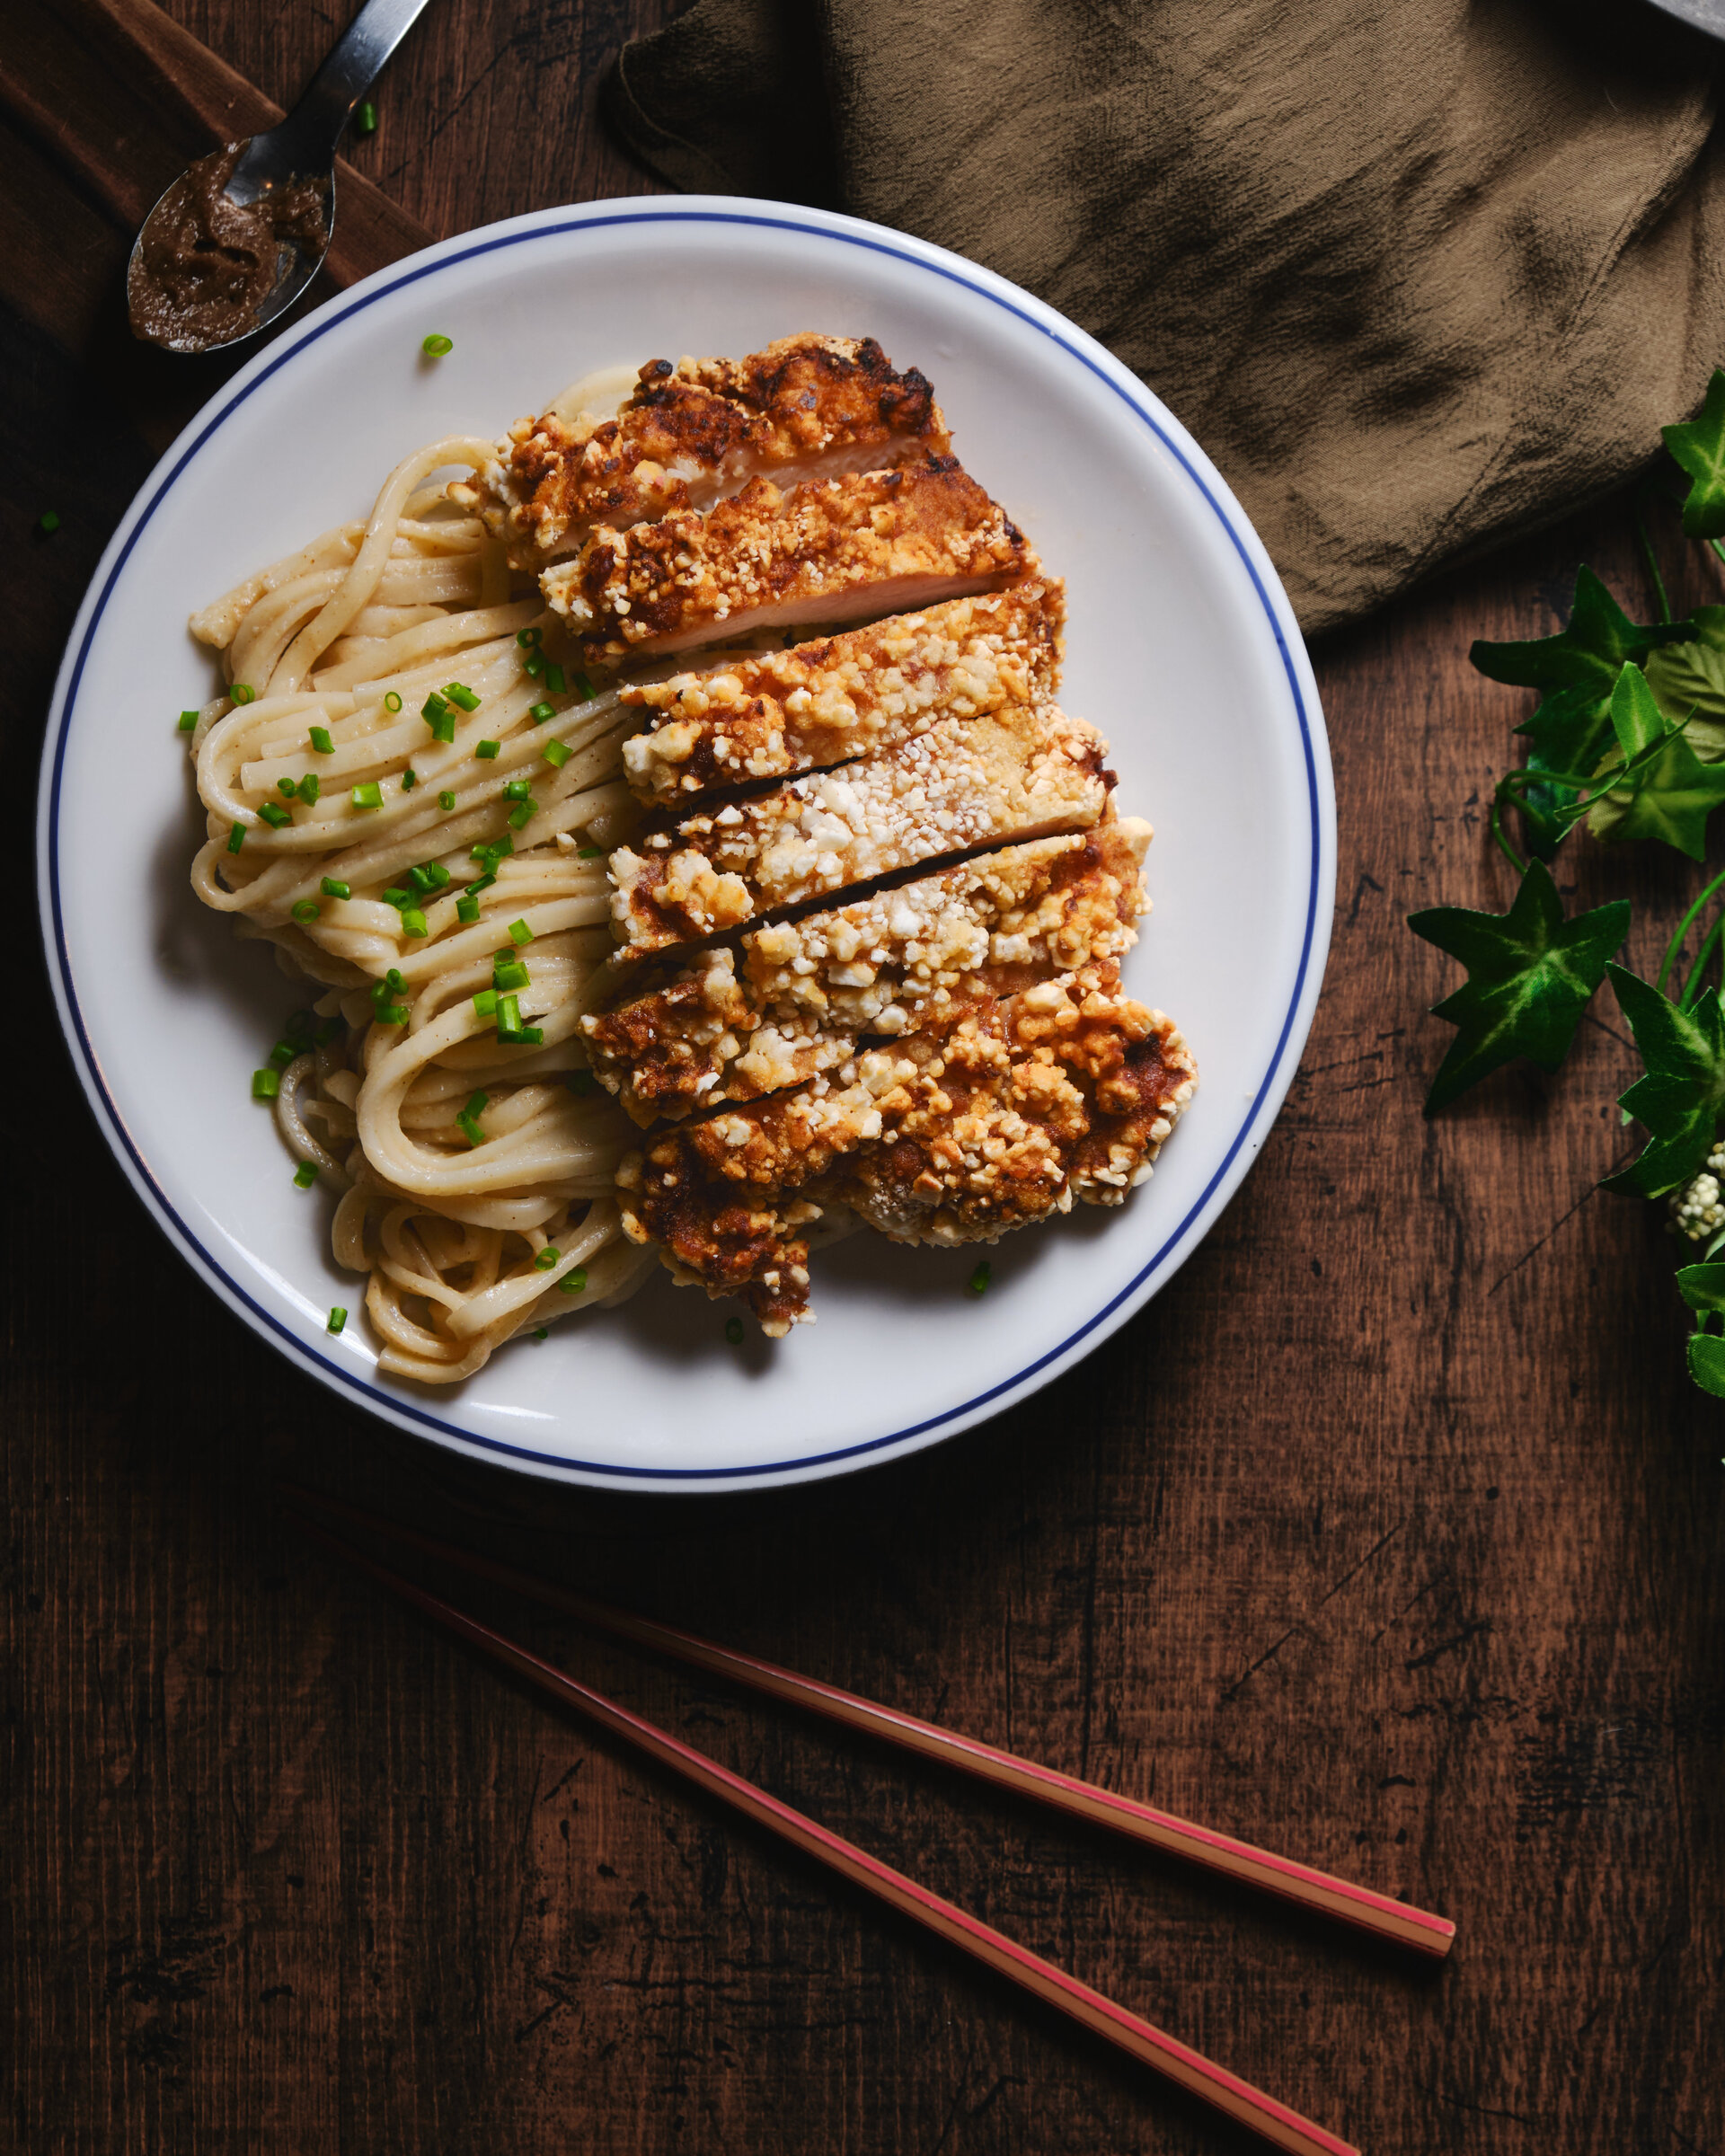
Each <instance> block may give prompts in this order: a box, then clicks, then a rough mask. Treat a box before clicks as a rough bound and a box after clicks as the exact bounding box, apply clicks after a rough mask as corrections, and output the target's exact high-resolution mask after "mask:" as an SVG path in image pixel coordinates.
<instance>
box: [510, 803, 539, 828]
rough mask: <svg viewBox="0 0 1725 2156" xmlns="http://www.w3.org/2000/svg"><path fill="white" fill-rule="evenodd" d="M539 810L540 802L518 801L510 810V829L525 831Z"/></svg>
mask: <svg viewBox="0 0 1725 2156" xmlns="http://www.w3.org/2000/svg"><path fill="white" fill-rule="evenodd" d="M538 811H539V804H538V802H537V801H517V803H516V805H515V807H514V808H511V809H510V811H509V828H510V830H512V831H525V830H526V827H527V826H528V825H529V824H530V823H531V822H532V821H533V819H534V817H535V816H536V815H537V814H538Z"/></svg>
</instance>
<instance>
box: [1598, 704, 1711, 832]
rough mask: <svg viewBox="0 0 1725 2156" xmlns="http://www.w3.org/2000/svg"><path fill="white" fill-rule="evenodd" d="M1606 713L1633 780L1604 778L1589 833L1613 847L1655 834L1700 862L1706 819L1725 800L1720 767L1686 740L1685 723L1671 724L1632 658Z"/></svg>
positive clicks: (1624, 771)
mask: <svg viewBox="0 0 1725 2156" xmlns="http://www.w3.org/2000/svg"><path fill="white" fill-rule="evenodd" d="M1610 717H1611V724H1612V730H1613V732H1614V734H1615V735H1616V738H1617V749H1618V755H1619V756H1620V758H1621V766H1620V767H1621V768H1622V769H1623V773H1624V776H1625V778H1626V779H1627V780H1628V781H1629V783H1627V784H1625V785H1623V786H1615V787H1613V786H1609V783H1608V781H1604V780H1602V786H1601V791H1600V794H1599V796H1598V797H1597V807H1596V808H1594V809H1593V810H1592V812H1591V814H1590V815H1589V816H1588V830H1589V831H1591V832H1592V833H1593V835H1594V836H1595V837H1596V838H1603V839H1609V840H1611V841H1612V842H1613V843H1614V844H1629V843H1630V842H1631V841H1632V840H1633V839H1638V838H1657V839H1659V840H1660V841H1661V842H1662V843H1663V844H1666V845H1668V846H1674V847H1676V850H1677V852H1678V853H1686V854H1687V855H1688V856H1689V858H1690V860H1691V861H1701V860H1703V859H1704V858H1705V856H1706V852H1707V818H1708V817H1710V816H1711V815H1712V812H1713V810H1714V809H1715V808H1718V807H1719V805H1720V803H1721V801H1725V765H1721V764H1703V762H1702V761H1701V759H1700V757H1699V756H1697V755H1696V754H1695V752H1694V749H1693V748H1692V747H1690V745H1689V738H1688V723H1689V722H1688V721H1687V720H1685V722H1684V723H1683V724H1682V725H1680V726H1674V725H1672V724H1671V722H1670V721H1669V720H1668V719H1667V718H1666V715H1665V713H1664V712H1663V711H1661V710H1660V709H1659V701H1658V699H1657V698H1656V697H1655V695H1654V694H1653V692H1652V690H1651V689H1650V687H1649V686H1648V683H1647V677H1646V676H1645V675H1643V673H1642V672H1641V668H1640V667H1638V666H1635V665H1634V664H1633V663H1630V664H1627V665H1625V666H1624V667H1623V671H1622V673H1620V674H1619V675H1618V676H1617V685H1616V687H1615V688H1614V690H1613V691H1612V694H1611V704H1610Z"/></svg>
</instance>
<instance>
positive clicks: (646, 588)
mask: <svg viewBox="0 0 1725 2156" xmlns="http://www.w3.org/2000/svg"><path fill="white" fill-rule="evenodd" d="M1030 564H1031V554H1030V550H1029V548H1028V546H1027V545H1026V544H1025V541H1024V536H1023V534H1022V532H1020V531H1019V530H1018V528H1017V527H1016V526H1014V525H1013V523H1012V522H1011V520H1010V519H1009V518H1008V517H1007V515H1006V512H1005V511H1004V509H1003V508H1001V507H1000V505H999V504H998V503H997V502H995V501H992V500H990V499H989V498H988V496H987V495H986V493H985V492H984V491H983V490H982V489H981V488H980V487H979V486H978V485H977V482H976V481H975V480H974V479H972V478H971V477H970V476H969V473H966V472H965V471H964V470H963V469H962V468H961V467H960V464H959V462H958V460H957V458H956V457H951V456H930V457H925V458H924V459H923V460H922V461H921V462H920V463H917V464H907V465H906V466H905V467H903V468H902V469H901V470H898V471H891V472H878V471H875V472H857V473H849V474H848V475H847V476H845V477H844V478H842V479H828V480H820V481H810V482H808V483H807V484H805V485H802V486H797V487H793V488H792V490H790V492H789V493H781V492H780V490H778V488H777V487H775V486H774V484H773V482H772V481H771V480H769V479H752V480H750V481H749V482H748V484H747V486H746V487H745V488H744V489H743V490H742V492H741V493H740V494H737V495H733V496H732V497H731V498H730V499H729V500H726V501H721V502H720V503H719V504H718V505H717V507H716V508H712V509H711V510H709V511H708V513H707V514H706V515H705V516H704V517H702V516H697V515H696V514H695V513H694V511H693V510H679V511H678V512H677V513H676V514H675V515H672V516H668V517H660V518H659V520H658V522H657V523H653V524H636V525H632V526H630V527H629V528H628V529H627V530H620V529H618V528H617V527H616V526H613V525H609V524H601V525H599V526H597V527H596V529H595V530H594V532H593V533H592V535H591V536H590V537H589V538H588V542H587V543H586V545H585V546H584V547H583V548H582V549H581V551H580V553H579V555H578V556H577V557H576V559H575V560H574V561H559V562H554V563H553V565H552V567H551V568H549V569H548V570H545V571H544V574H543V575H542V576H541V577H540V579H539V588H540V590H541V591H542V592H543V593H544V596H545V600H546V603H547V604H548V605H550V607H551V608H552V610H553V613H555V614H559V615H560V616H561V617H562V619H563V620H564V621H566V622H567V623H569V626H570V628H571V631H572V632H574V633H575V634H576V635H578V636H579V638H580V639H581V649H582V655H583V657H584V658H586V659H587V660H588V662H589V663H590V664H592V665H595V666H612V665H616V664H619V663H621V662H622V661H623V660H624V659H627V658H632V657H648V656H650V655H652V654H655V653H659V652H671V651H683V650H687V649H690V648H691V647H692V646H694V645H696V644H711V643H713V642H716V641H718V640H719V639H721V638H724V639H726V640H727V641H739V640H740V639H742V638H744V637H747V636H751V635H753V634H754V633H755V632H756V631H758V630H763V629H777V628H783V627H787V626H790V625H792V624H793V623H805V622H819V623H839V622H846V621H854V620H856V619H858V618H859V617H861V616H863V615H875V614H902V613H904V612H906V611H907V610H908V609H910V608H912V607H916V606H930V605H934V604H935V603H936V602H937V601H940V600H942V599H956V598H961V597H962V596H964V595H965V594H966V593H969V592H978V591H998V590H999V589H1000V588H1002V587H1003V586H1004V585H1007V584H1011V583H1013V582H1015V581H1016V579H1018V578H1019V577H1021V576H1022V575H1023V574H1024V573H1025V570H1027V569H1028V568H1029V566H1030Z"/></svg>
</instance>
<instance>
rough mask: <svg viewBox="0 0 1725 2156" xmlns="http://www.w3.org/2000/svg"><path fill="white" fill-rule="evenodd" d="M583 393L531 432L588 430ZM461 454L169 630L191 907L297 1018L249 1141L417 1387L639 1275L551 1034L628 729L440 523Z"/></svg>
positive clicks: (445, 449) (588, 394)
mask: <svg viewBox="0 0 1725 2156" xmlns="http://www.w3.org/2000/svg"><path fill="white" fill-rule="evenodd" d="M626 378H627V377H626V376H625V377H624V379H626ZM605 380H606V386H608V387H609V388H610V390H611V404H612V407H613V408H614V407H615V398H616V395H617V393H618V392H617V388H616V381H617V377H616V376H615V375H613V376H608V377H606V378H605ZM596 388H597V378H596V380H595V382H594V383H592V384H578V385H577V386H576V388H575V389H574V390H572V391H571V392H569V393H566V396H565V398H564V399H563V400H562V401H561V402H567V403H568V404H570V406H571V409H573V408H576V407H577V406H579V404H581V403H583V402H585V403H586V405H587V408H588V409H589V410H599V409H603V408H604V407H602V406H601V405H600V404H599V402H598V399H597V396H596V395H595V393H594V392H595V389H596ZM493 455H494V449H493V446H492V444H491V442H490V441H486V440H480V439H477V438H469V437H451V438H450V439H448V440H447V441H440V442H434V443H432V444H430V445H429V446H427V447H425V448H423V449H420V450H417V451H416V452H415V453H414V454H413V455H411V456H409V457H407V458H406V459H405V460H404V461H403V463H402V464H398V465H397V466H396V468H395V470H394V472H393V473H390V475H389V478H388V480H387V481H386V482H385V485H384V488H383V490H382V492H381V493H380V494H379V495H378V497H377V500H376V506H375V508H373V509H372V512H371V514H370V516H369V517H368V518H367V519H366V521H365V522H363V523H353V524H345V525H340V526H336V527H335V528H333V529H332V530H331V531H327V532H325V533H324V534H323V535H322V536H321V537H320V538H317V539H314V541H313V542H312V543H311V544H310V545H309V546H306V547H305V548H304V549H303V550H301V551H300V552H297V553H296V554H293V555H290V556H289V557H288V558H287V559H286V560H284V561H278V562H276V563H275V564H274V565H273V566H272V567H270V568H269V569H266V570H261V571H260V572H259V573H258V574H256V575H254V576H252V577H249V578H248V579H246V580H245V581H244V582H243V584H240V585H238V586H236V587H235V588H234V590H232V591H231V592H229V593H228V594H227V596H226V597H225V598H222V599H219V600H217V603H216V604H215V605H212V606H209V607H208V608H206V609H205V610H204V611H203V612H202V613H201V614H196V615H194V616H193V618H192V623H191V626H192V630H193V632H194V633H195V634H196V635H197V636H199V638H200V639H202V641H205V642H206V643H208V644H210V645H213V646H215V647H216V648H217V649H218V650H219V651H220V652H221V654H222V664H223V669H224V673H225V676H226V682H227V684H228V690H227V693H225V694H222V695H221V696H218V697H217V699H216V700H215V701H214V702H211V703H209V704H208V706H206V708H205V709H204V710H203V711H201V712H200V713H199V717H198V720H197V724H196V726H195V728H194V729H193V731H192V733H191V749H192V754H193V756H194V759H195V762H196V766H197V780H198V791H199V797H200V799H201V800H202V802H203V806H204V808H205V810H206V812H207V815H208V837H207V839H206V841H205V844H203V846H202V847H201V848H200V849H199V853H198V855H197V858H196V861H195V862H194V863H193V866H192V884H193V887H194V888H195V889H196V890H197V893H198V895H199V897H200V898H201V899H202V900H203V901H204V903H205V904H206V905H207V906H213V907H214V908H216V909H217V911H218V912H221V913H226V914H231V915H234V919H235V923H236V926H237V927H238V929H239V931H240V932H241V933H242V934H244V935H251V936H258V937H262V938H265V939H267V940H268V941H270V942H271V943H273V944H274V945H275V946H276V950H277V954H278V957H279V959H280V961H281V963H282V964H283V967H284V968H285V970H286V971H288V973H289V974H290V975H292V976H296V977H298V978H303V979H304V980H305V981H309V982H310V983H311V984H313V985H314V988H315V989H316V990H317V991H318V993H317V994H315V995H314V996H313V995H312V994H309V993H306V994H304V996H303V1000H305V1001H306V1002H307V1003H309V1004H310V1008H309V1010H308V1011H307V1012H304V1013H302V1014H301V1015H300V1017H299V1018H298V1019H297V1020H296V1021H293V1022H292V1023H290V1026H289V1028H288V1035H287V1037H286V1038H285V1039H284V1041H283V1042H282V1043H281V1044H279V1047H278V1050H277V1053H276V1056H275V1058H274V1061H275V1064H276V1065H278V1066H280V1067H279V1091H278V1093H277V1095H276V1099H275V1109H276V1116H277V1120H278V1123H279V1128H280V1131H281V1135H282V1136H283V1138H284V1139H285V1140H286V1141H287V1144H288V1147H289V1148H290V1150H291V1151H292V1152H293V1153H294V1154H295V1155H296V1157H297V1158H298V1159H299V1160H300V1161H301V1162H308V1163H311V1165H312V1166H313V1167H314V1169H315V1170H316V1171H317V1174H318V1179H319V1181H320V1183H321V1184H323V1185H326V1186H328V1187H329V1188H331V1189H332V1190H333V1191H334V1192H336V1193H338V1194H339V1198H338V1203H337V1205H336V1207H335V1215H334V1222H333V1228H332V1237H333V1244H334V1251H335V1255H336V1258H337V1259H338V1260H339V1261H340V1262H341V1264H342V1265H343V1266H346V1267H349V1268H351V1269H353V1270H354V1271H356V1272H362V1273H364V1274H366V1275H367V1286H366V1295H365V1306H366V1311H367V1316H368V1318H369V1320H370V1322H371V1324H372V1326H373V1328H374V1329H375V1331H376V1335H377V1338H378V1340H379V1343H380V1346H381V1355H380V1362H381V1366H382V1367H383V1368H384V1369H385V1370H388V1371H392V1372H394V1373H395V1374H398V1375H400V1376H403V1377H409V1378H414V1379H419V1380H420V1381H423V1382H426V1383H451V1382H454V1381H456V1380H458V1379H460V1378H463V1377H465V1376H467V1375H469V1374H471V1373H472V1372H473V1371H474V1370H476V1369H478V1368H479V1367H480V1365H482V1363H484V1361H485V1360H486V1358H487V1357H488V1356H490V1355H491V1351H492V1349H493V1348H495V1347H498V1346H499V1345H500V1343H501V1342H502V1341H504V1340H506V1339H509V1338H511V1337H512V1336H513V1335H515V1334H517V1333H520V1332H533V1331H536V1330H538V1329H539V1328H540V1327H542V1326H544V1325H545V1324H546V1323H548V1322H549V1321H550V1320H551V1319H552V1318H553V1317H554V1316H561V1315H563V1314H566V1313H567V1312H571V1311H576V1310H581V1309H585V1308H588V1307H589V1306H591V1305H593V1304H596V1303H615V1302H617V1301H620V1300H621V1299H622V1298H624V1296H626V1295H628V1294H631V1293H632V1292H633V1290H634V1289H635V1288H636V1287H637V1286H639V1285H640V1283H641V1280H642V1278H643V1277H644V1276H645V1274H646V1272H647V1270H648V1269H649V1268H650V1266H651V1264H652V1261H653V1260H652V1253H651V1252H650V1250H641V1249H638V1248H636V1247H635V1245H633V1244H632V1243H631V1242H629V1241H627V1240H626V1239H625V1238H624V1236H623V1234H622V1232H621V1229H620V1226H619V1223H618V1214H617V1207H616V1204H615V1198H614V1197H613V1195H612V1191H613V1181H614V1175H615V1169H616V1165H617V1162H618V1161H619V1159H620V1158H621V1156H622V1155H623V1153H624V1152H625V1151H627V1150H628V1148H629V1146H630V1144H631V1143H632V1138H633V1135H634V1134H632V1129H631V1127H630V1125H629V1124H628V1122H627V1120H626V1119H625V1118H624V1115H623V1114H622V1112H621V1111H620V1110H619V1109H617V1107H616V1106H615V1103H614V1102H613V1101H612V1100H610V1098H609V1097H608V1095H606V1093H604V1092H603V1091H599V1090H598V1089H597V1087H596V1086H595V1085H594V1084H593V1082H592V1081H591V1080H590V1079H589V1078H588V1075H587V1072H586V1068H585V1057H584V1056H583V1054H582V1052H581V1049H580V1047H579V1036H578V1031H577V1021H578V1019H579V1016H580V1013H581V1012H582V1011H583V1010H584V1009H586V1008H587V1007H588V1003H590V1002H591V1001H593V1000H596V999H597V996H598V994H600V993H601V990H602V986H603V975H602V968H603V962H604V960H605V959H606V955H607V953H608V951H609V950H610V949H611V937H610V932H609V930H608V927H607V919H608V891H607V887H606V870H605V854H606V851H608V850H609V848H610V847H612V846H614V845H615V844H616V843H617V842H618V840H619V839H620V838H621V837H622V836H624V835H625V834H626V833H627V832H628V831H629V830H631V829H632V827H633V825H634V823H635V820H636V817H637V814H638V812H637V810H636V808H635V807H634V804H633V801H632V797H631V795H630V793H629V791H628V789H627V787H626V786H625V785H624V782H623V779H622V776H621V769H622V765H621V757H620V754H619V745H620V742H621V739H622V737H623V734H624V729H625V720H626V718H627V716H628V714H627V713H626V711H625V710H624V707H623V706H621V705H620V704H619V702H618V699H617V688H616V685H615V684H612V685H608V686H604V687H601V688H598V689H595V688H594V687H593V685H591V684H590V683H589V682H588V681H587V680H586V679H585V677H583V676H581V675H579V673H578V672H577V670H576V667H575V664H574V661H573V659H572V658H565V659H563V660H562V662H561V663H560V662H559V659H558V656H557V648H556V639H555V635H554V633H553V620H552V617H551V616H550V615H549V614H548V613H547V612H546V611H545V609H544V603H543V601H542V599H541V598H540V596H539V593H538V590H537V588H536V587H535V584H534V583H533V581H532V579H531V578H529V577H527V576H526V575H524V574H521V573H519V572H513V573H512V572H511V570H509V565H508V563H507V561H506V560H505V557H504V551H503V548H502V545H501V544H500V543H499V542H497V541H495V540H493V539H491V537H490V536H488V535H487V534H486V532H485V529H484V527H483V526H482V523H481V522H480V520H479V518H478V517H474V516H472V515H469V514H466V513H464V512H463V511H462V510H460V509H459V508H458V507H457V505H456V504H455V503H453V502H451V501H450V500H449V499H447V495H446V493H445V483H446V482H447V477H448V475H449V473H450V472H451V470H452V468H454V469H461V470H464V471H471V470H473V469H476V468H477V467H479V466H481V465H482V464H486V463H489V462H490V461H491V457H492V456H493ZM560 684H561V685H560ZM440 705H441V707H442V708H441V709H439V706H440ZM428 712H429V717H428V716H427V715H425V714H427V713H428ZM440 737H441V738H440ZM511 996H512V997H513V998H514V1001H513V1002H511V1001H510V998H511ZM476 999H477V1000H476ZM500 1036H501V1038H500ZM265 1091H267V1084H266V1087H265Z"/></svg>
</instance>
